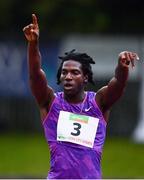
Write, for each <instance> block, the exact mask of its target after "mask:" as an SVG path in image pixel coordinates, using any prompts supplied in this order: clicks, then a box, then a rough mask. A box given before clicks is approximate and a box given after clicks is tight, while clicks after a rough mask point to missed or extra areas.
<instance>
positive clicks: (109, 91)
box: [98, 77, 125, 110]
mask: <svg viewBox="0 0 144 180" xmlns="http://www.w3.org/2000/svg"><path fill="white" fill-rule="evenodd" d="M124 89H125V84H123V83H120V82H119V81H117V79H116V78H115V77H114V78H112V79H111V80H110V82H109V83H108V85H107V86H104V87H103V88H101V89H100V90H99V91H98V97H99V104H100V106H101V107H103V109H105V110H108V109H110V108H111V106H112V105H113V104H114V103H115V102H117V101H118V100H119V98H120V97H121V96H122V94H123V92H124Z"/></svg>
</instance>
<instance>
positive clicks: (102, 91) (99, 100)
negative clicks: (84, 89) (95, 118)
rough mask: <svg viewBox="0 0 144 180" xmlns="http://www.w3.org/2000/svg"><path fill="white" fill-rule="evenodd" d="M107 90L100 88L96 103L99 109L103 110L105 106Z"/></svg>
mask: <svg viewBox="0 0 144 180" xmlns="http://www.w3.org/2000/svg"><path fill="white" fill-rule="evenodd" d="M106 90H107V86H103V87H102V88H100V89H99V90H98V91H97V93H96V97H95V98H96V99H95V100H96V102H97V105H98V106H99V108H100V109H101V110H102V108H103V105H104V96H105V93H106Z"/></svg>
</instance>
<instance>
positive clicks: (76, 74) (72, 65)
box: [60, 60, 87, 95]
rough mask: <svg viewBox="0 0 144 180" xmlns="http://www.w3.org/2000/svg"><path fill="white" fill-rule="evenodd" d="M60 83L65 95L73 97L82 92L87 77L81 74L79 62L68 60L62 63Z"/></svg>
mask: <svg viewBox="0 0 144 180" xmlns="http://www.w3.org/2000/svg"><path fill="white" fill-rule="evenodd" d="M60 81H61V84H62V85H63V88H64V92H65V93H66V94H72V95H75V94H79V93H80V92H81V91H83V90H84V86H85V84H86V82H87V75H84V74H83V71H82V68H81V64H80V63H79V62H77V61H74V60H68V61H65V62H64V63H63V66H62V71H61V76H60Z"/></svg>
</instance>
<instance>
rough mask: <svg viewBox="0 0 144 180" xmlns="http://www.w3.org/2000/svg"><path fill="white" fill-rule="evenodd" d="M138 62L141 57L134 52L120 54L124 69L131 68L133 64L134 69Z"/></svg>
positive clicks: (120, 62) (120, 61)
mask: <svg viewBox="0 0 144 180" xmlns="http://www.w3.org/2000/svg"><path fill="white" fill-rule="evenodd" d="M137 60H139V57H138V55H137V54H136V53H134V52H129V51H123V52H121V53H120V54H119V64H120V65H122V66H124V67H129V65H130V64H131V66H132V68H134V66H135V61H137Z"/></svg>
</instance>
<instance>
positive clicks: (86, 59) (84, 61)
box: [57, 49, 95, 84]
mask: <svg viewBox="0 0 144 180" xmlns="http://www.w3.org/2000/svg"><path fill="white" fill-rule="evenodd" d="M59 59H61V60H62V61H61V64H60V66H59V69H58V72H57V84H60V76H61V70H62V66H63V63H64V62H65V61H68V60H74V61H78V62H79V63H80V64H81V65H82V71H83V73H84V75H87V76H88V82H89V83H92V84H94V80H93V72H92V67H91V64H95V62H94V61H93V59H92V58H91V57H90V56H88V55H87V54H86V53H79V52H75V49H73V50H71V51H69V52H66V53H65V55H64V56H59Z"/></svg>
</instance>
